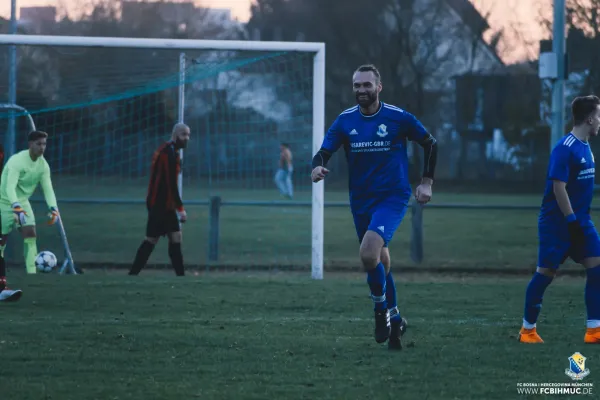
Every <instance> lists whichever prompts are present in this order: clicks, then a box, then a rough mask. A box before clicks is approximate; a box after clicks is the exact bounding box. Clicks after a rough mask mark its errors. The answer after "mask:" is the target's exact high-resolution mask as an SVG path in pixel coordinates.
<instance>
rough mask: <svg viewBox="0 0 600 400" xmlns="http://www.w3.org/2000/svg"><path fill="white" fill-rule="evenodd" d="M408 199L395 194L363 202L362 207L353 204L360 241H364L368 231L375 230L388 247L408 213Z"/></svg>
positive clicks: (353, 213) (355, 224) (353, 214)
mask: <svg viewBox="0 0 600 400" xmlns="http://www.w3.org/2000/svg"><path fill="white" fill-rule="evenodd" d="M408 199H409V198H408V197H406V196H398V195H393V196H388V197H384V198H381V199H373V200H371V201H369V202H368V203H364V202H363V204H361V206H360V207H358V206H356V205H354V204H353V205H352V216H353V217H354V227H355V228H356V235H357V236H358V241H359V242H362V239H363V237H364V236H365V234H366V233H367V231H373V232H377V233H378V234H379V236H381V237H382V238H383V242H384V247H387V245H388V243H389V242H390V241H391V240H392V237H393V236H394V233H395V232H396V229H398V226H400V223H401V222H402V219H403V218H404V214H406V209H407V208H408Z"/></svg>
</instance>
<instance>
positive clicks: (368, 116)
mask: <svg viewBox="0 0 600 400" xmlns="http://www.w3.org/2000/svg"><path fill="white" fill-rule="evenodd" d="M381 110H383V101H381V100H379V109H378V110H377V111H376V112H375V113H374V114H371V115H365V114H363V113H362V111H360V106H358V112H359V113H360V115H362V116H363V117H365V118H373V117H374V116H376V115H377V114H379V113H380V112H381Z"/></svg>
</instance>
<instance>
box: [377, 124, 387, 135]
mask: <svg viewBox="0 0 600 400" xmlns="http://www.w3.org/2000/svg"><path fill="white" fill-rule="evenodd" d="M387 134H388V131H387V126H385V125H384V124H381V125H379V126H378V127H377V135H378V136H379V137H386V136H387Z"/></svg>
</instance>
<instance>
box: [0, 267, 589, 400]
mask: <svg viewBox="0 0 600 400" xmlns="http://www.w3.org/2000/svg"><path fill="white" fill-rule="evenodd" d="M10 272H11V274H10V276H11V282H12V283H13V284H15V283H18V284H19V285H20V286H21V287H22V288H23V289H24V290H25V295H24V296H23V298H22V299H21V301H20V302H19V303H12V304H6V303H5V304H0V313H1V314H2V335H1V338H0V352H1V354H2V364H3V366H4V367H3V368H2V372H1V374H0V386H1V387H3V388H6V390H3V394H2V399H3V400H25V399H27V400H34V399H61V400H70V399H73V400H81V399H102V400H106V399H119V400H121V399H144V400H150V399H160V400H169V399H174V400H175V399H177V400H179V399H220V400H222V399H235V400H238V399H265V398H278V399H367V398H385V399H398V398H403V399H436V400H441V399H513V398H524V396H520V395H518V394H517V383H520V382H521V383H522V382H536V383H543V382H569V381H571V380H570V378H569V377H567V376H566V375H565V373H564V371H565V369H566V368H568V367H569V361H568V357H569V356H571V355H572V354H573V353H574V352H577V351H578V352H581V353H582V354H583V355H584V356H585V357H587V360H586V367H588V368H589V369H590V370H591V371H592V373H591V374H590V376H588V377H587V378H585V382H591V383H595V382H596V379H597V378H596V374H595V371H597V370H598V368H599V367H598V365H600V353H599V352H598V351H597V349H596V348H594V347H593V346H584V345H583V334H584V320H585V308H584V304H583V286H584V283H583V280H581V279H576V278H559V279H557V281H556V282H555V283H554V284H553V285H552V286H551V287H550V288H549V289H548V291H547V294H546V296H545V302H544V309H543V312H542V316H541V318H540V321H539V324H538V325H539V331H540V333H541V334H542V336H543V338H544V339H545V341H546V343H545V344H544V345H536V346H533V345H522V344H519V343H517V342H516V336H515V334H516V333H517V331H518V329H519V326H520V323H521V316H522V304H523V295H524V290H525V285H526V283H527V279H526V278H523V279H521V278H512V279H506V278H499V279H481V278H477V279H476V278H469V277H463V278H445V277H444V276H434V275H431V276H422V277H416V276H411V275H407V274H402V273H397V274H396V281H397V286H398V294H399V299H400V307H401V311H402V314H403V315H404V316H405V317H406V318H407V319H408V321H409V330H408V333H407V334H406V336H405V345H406V348H405V349H404V350H403V351H401V352H395V353H390V352H389V351H388V350H387V348H386V347H385V346H381V345H377V344H376V343H375V342H374V339H373V337H372V330H373V321H372V303H371V301H370V299H369V298H368V297H367V294H368V288H367V286H366V283H365V281H364V276H362V274H361V275H354V274H344V275H331V276H329V277H328V278H327V279H326V280H324V281H312V280H310V279H308V278H306V277H305V274H301V275H298V274H293V273H278V274H253V275H249V274H248V275H244V274H239V273H238V274H220V273H213V274H208V275H199V276H188V277H186V278H183V279H178V278H176V277H174V276H172V275H171V273H169V274H166V273H161V272H150V271H147V272H146V273H143V275H142V276H140V277H135V278H132V277H128V276H125V274H124V272H123V271H119V272H100V271H90V272H88V273H86V274H85V275H81V276H66V277H61V276H57V275H56V274H49V275H36V276H25V275H20V273H15V271H10ZM594 393H595V392H594ZM536 398H542V397H536Z"/></svg>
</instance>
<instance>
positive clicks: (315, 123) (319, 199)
mask: <svg viewBox="0 0 600 400" xmlns="http://www.w3.org/2000/svg"><path fill="white" fill-rule="evenodd" d="M0 45H16V46H19V45H28V46H70V47H102V48H136V49H140V48H147V49H170V50H182V51H184V50H241V51H244V50H247V51H289V52H305V53H313V54H314V58H313V104H312V106H313V112H312V127H313V130H312V149H313V152H312V153H313V154H315V153H316V152H317V151H318V150H319V147H320V146H321V143H322V141H323V137H324V132H325V44H324V43H307V42H262V41H243V40H195V39H161V38H143V39H142V38H117V37H84V36H44V35H0ZM181 62H183V59H182V60H181ZM183 83H184V82H181V84H183ZM182 90H183V88H180V91H182ZM178 117H179V121H183V104H180V105H179V109H178ZM305 179H309V178H308V177H306V178H305ZM179 182H180V183H181V176H180V177H179ZM180 190H181V186H180ZM324 199H325V187H324V183H323V181H321V182H319V183H317V184H313V185H312V227H311V249H312V258H311V276H312V278H313V279H323V249H324V238H323V232H324V227H323V226H324Z"/></svg>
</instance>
